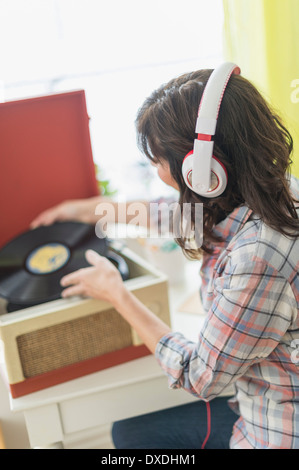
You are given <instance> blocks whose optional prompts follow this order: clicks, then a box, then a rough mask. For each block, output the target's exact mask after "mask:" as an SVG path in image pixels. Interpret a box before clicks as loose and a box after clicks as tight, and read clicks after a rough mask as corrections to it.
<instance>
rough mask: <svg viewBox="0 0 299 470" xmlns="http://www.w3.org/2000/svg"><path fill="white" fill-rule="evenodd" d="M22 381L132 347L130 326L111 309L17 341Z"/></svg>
mask: <svg viewBox="0 0 299 470" xmlns="http://www.w3.org/2000/svg"><path fill="white" fill-rule="evenodd" d="M17 344H18V349H19V355H20V360H21V364H22V367H23V374H24V377H25V378H29V377H34V376H35V375H39V374H44V373H45V372H50V371H52V370H55V369H58V368H60V367H64V366H68V365H71V364H74V363H76V362H79V361H83V360H85V359H91V358H94V357H97V356H100V355H102V354H106V353H109V352H112V351H117V350H119V349H122V348H125V347H127V346H131V345H132V334H131V328H130V326H129V324H128V323H127V322H126V321H125V320H124V319H123V318H122V317H121V316H120V315H119V313H117V312H116V311H115V310H114V309H110V310H105V311H103V312H99V313H96V314H92V315H88V316H86V317H82V318H78V319H75V320H71V321H68V322H64V323H60V324H58V325H53V326H50V327H47V328H43V329H41V330H37V331H32V332H30V333H26V334H23V335H21V336H19V337H18V338H17Z"/></svg>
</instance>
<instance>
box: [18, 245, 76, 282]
mask: <svg viewBox="0 0 299 470" xmlns="http://www.w3.org/2000/svg"><path fill="white" fill-rule="evenodd" d="M69 259H70V250H69V249H68V248H67V247H66V246H65V245H62V244H61V243H47V244H46V245H42V246H39V247H38V248H36V249H35V250H33V251H32V252H31V253H30V255H29V256H28V257H27V259H26V263H25V265H26V268H27V269H28V271H29V272H30V273H32V274H48V273H52V272H55V271H57V270H58V269H60V268H62V267H63V266H64V265H65V264H66V263H67V262H68V260H69Z"/></svg>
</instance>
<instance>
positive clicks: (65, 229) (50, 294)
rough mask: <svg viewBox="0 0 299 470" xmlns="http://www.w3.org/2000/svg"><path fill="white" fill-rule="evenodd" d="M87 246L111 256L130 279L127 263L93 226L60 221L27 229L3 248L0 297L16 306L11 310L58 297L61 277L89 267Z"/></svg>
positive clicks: (0, 259) (103, 254)
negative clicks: (111, 250) (113, 250)
mask: <svg viewBox="0 0 299 470" xmlns="http://www.w3.org/2000/svg"><path fill="white" fill-rule="evenodd" d="M88 249H92V250H94V251H96V252H97V253H99V254H100V255H102V256H107V257H108V258H110V259H111V261H112V262H113V263H114V264H115V265H116V266H117V267H118V268H119V270H120V272H121V274H122V277H123V279H124V280H125V279H127V278H128V275H129V273H128V267H127V264H126V262H125V261H124V259H123V258H121V256H119V255H118V254H116V253H113V252H110V251H109V242H108V240H107V239H106V238H99V237H97V236H96V234H95V227H94V226H93V225H89V224H83V223H80V222H57V223H54V224H52V225H50V226H42V227H38V228H36V229H34V230H30V231H28V232H25V233H23V234H21V235H20V236H18V237H16V238H14V239H13V240H12V241H10V242H9V243H8V244H7V245H5V246H4V247H3V248H2V249H1V250H0V297H2V298H4V299H6V300H7V301H8V303H9V304H11V305H15V308H13V309H12V308H11V309H10V311H12V310H15V309H16V308H25V307H28V306H32V305H36V304H39V303H44V302H49V301H51V300H55V299H58V298H59V297H60V294H61V291H62V287H61V286H60V280H61V278H62V277H63V276H65V275H66V274H69V273H71V272H74V271H76V270H77V269H80V268H84V267H87V266H89V264H88V262H87V261H86V259H85V252H86V250H88Z"/></svg>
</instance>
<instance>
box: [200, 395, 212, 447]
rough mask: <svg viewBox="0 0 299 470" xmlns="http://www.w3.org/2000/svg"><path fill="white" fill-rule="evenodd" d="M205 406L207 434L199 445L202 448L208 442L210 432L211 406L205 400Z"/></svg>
mask: <svg viewBox="0 0 299 470" xmlns="http://www.w3.org/2000/svg"><path fill="white" fill-rule="evenodd" d="M206 407H207V434H206V437H205V440H204V441H203V444H202V446H201V448H202V449H204V448H205V445H206V443H207V442H208V439H209V437H210V433H211V407H210V403H209V402H208V401H207V402H206Z"/></svg>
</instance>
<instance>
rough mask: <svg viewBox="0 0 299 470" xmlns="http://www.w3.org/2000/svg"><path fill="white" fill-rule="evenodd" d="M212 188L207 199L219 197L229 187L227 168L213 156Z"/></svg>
mask: <svg viewBox="0 0 299 470" xmlns="http://www.w3.org/2000/svg"><path fill="white" fill-rule="evenodd" d="M211 165H212V166H211V172H212V174H211V187H210V190H209V191H208V192H207V193H206V194H205V197H217V196H220V194H222V193H223V192H224V191H225V188H226V186H227V171H226V168H225V166H224V165H223V164H222V163H221V162H220V161H219V160H218V159H217V158H216V157H215V156H214V155H213V158H212V162H211Z"/></svg>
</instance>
